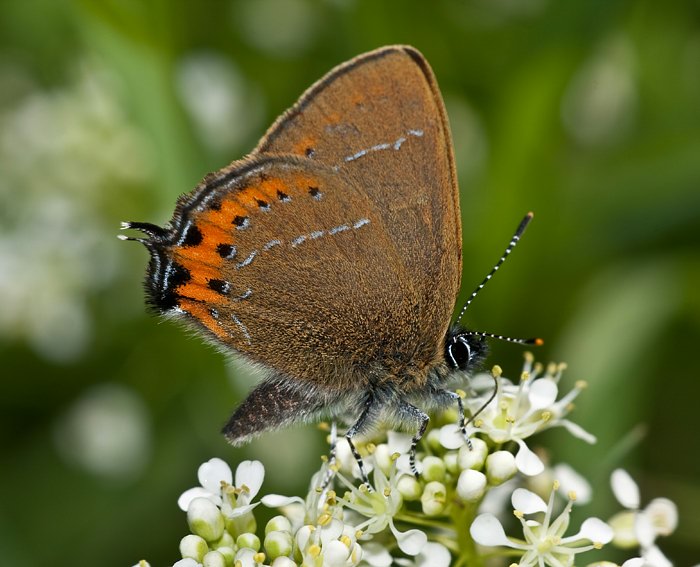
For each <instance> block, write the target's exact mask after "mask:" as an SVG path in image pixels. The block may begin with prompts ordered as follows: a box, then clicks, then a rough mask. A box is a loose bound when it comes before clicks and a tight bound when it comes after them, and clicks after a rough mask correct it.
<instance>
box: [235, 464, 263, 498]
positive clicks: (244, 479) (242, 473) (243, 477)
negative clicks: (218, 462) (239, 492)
mask: <svg viewBox="0 0 700 567" xmlns="http://www.w3.org/2000/svg"><path fill="white" fill-rule="evenodd" d="M264 479H265V467H264V466H263V464H262V463H261V462H260V461H243V462H242V463H241V464H240V465H238V468H237V469H236V488H241V487H242V486H243V485H244V484H245V485H246V486H247V487H248V490H249V491H250V495H249V498H251V499H253V498H255V495H256V494H257V493H258V491H259V490H260V487H261V486H262V483H263V480H264Z"/></svg>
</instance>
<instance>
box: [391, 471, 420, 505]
mask: <svg viewBox="0 0 700 567" xmlns="http://www.w3.org/2000/svg"><path fill="white" fill-rule="evenodd" d="M396 490H398V491H399V494H400V495H401V496H402V497H403V499H404V500H406V501H409V502H411V501H414V500H419V499H420V496H421V493H422V488H421V485H420V482H418V481H417V480H416V477H415V476H413V475H408V474H405V475H402V476H401V477H399V480H398V481H397V482H396Z"/></svg>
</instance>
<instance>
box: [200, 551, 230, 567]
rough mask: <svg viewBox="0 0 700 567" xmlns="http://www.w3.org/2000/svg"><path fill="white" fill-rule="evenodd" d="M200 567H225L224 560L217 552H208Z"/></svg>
mask: <svg viewBox="0 0 700 567" xmlns="http://www.w3.org/2000/svg"><path fill="white" fill-rule="evenodd" d="M202 567H226V559H224V556H223V555H222V554H221V553H219V552H218V551H210V552H209V553H207V554H206V555H205V556H204V559H203V560H202Z"/></svg>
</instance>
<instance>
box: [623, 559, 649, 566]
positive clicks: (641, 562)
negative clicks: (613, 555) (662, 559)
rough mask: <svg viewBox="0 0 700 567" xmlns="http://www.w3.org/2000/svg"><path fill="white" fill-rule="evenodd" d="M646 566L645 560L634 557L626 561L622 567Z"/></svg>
mask: <svg viewBox="0 0 700 567" xmlns="http://www.w3.org/2000/svg"><path fill="white" fill-rule="evenodd" d="M643 566H644V559H642V558H641V557H633V558H632V559H628V560H627V561H625V562H624V563H623V564H622V566H621V567H643Z"/></svg>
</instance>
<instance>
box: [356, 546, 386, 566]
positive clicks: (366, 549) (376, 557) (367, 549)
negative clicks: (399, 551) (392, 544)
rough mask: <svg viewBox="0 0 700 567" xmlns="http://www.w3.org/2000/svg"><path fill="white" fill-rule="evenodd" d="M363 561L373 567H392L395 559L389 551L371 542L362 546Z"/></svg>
mask: <svg viewBox="0 0 700 567" xmlns="http://www.w3.org/2000/svg"><path fill="white" fill-rule="evenodd" d="M362 560H363V561H365V562H367V563H369V565H370V566H371V567H391V565H392V564H393V562H394V558H393V557H392V556H391V554H390V553H389V552H388V551H387V549H386V548H385V547H384V546H383V545H380V544H378V543H374V542H369V543H365V544H363V545H362Z"/></svg>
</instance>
